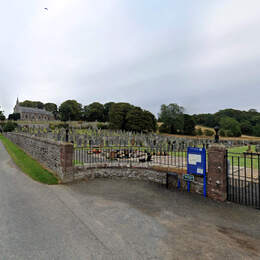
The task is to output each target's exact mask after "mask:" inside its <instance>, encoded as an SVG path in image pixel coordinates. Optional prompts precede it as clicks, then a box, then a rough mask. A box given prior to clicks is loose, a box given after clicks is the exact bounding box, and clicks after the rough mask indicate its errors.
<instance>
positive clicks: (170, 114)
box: [159, 104, 184, 134]
mask: <svg viewBox="0 0 260 260" xmlns="http://www.w3.org/2000/svg"><path fill="white" fill-rule="evenodd" d="M183 112H184V108H183V107H181V106H179V105H177V104H169V105H168V106H167V105H165V104H163V105H161V111H160V113H159V121H160V122H163V126H162V128H165V129H168V131H169V132H170V133H171V134H175V133H180V132H182V131H183V127H184V118H183Z"/></svg>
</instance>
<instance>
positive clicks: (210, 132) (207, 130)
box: [204, 129, 214, 136]
mask: <svg viewBox="0 0 260 260" xmlns="http://www.w3.org/2000/svg"><path fill="white" fill-rule="evenodd" d="M204 135H206V136H213V135H214V131H212V130H209V129H206V130H204Z"/></svg>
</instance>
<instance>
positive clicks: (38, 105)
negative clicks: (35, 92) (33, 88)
mask: <svg viewBox="0 0 260 260" xmlns="http://www.w3.org/2000/svg"><path fill="white" fill-rule="evenodd" d="M19 105H20V106H22V107H33V108H39V109H43V108H44V104H43V103H42V102H41V101H31V100H25V101H24V102H20V103H19Z"/></svg>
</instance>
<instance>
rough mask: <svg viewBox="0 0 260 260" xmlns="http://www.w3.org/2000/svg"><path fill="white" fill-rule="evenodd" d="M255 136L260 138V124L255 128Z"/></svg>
mask: <svg viewBox="0 0 260 260" xmlns="http://www.w3.org/2000/svg"><path fill="white" fill-rule="evenodd" d="M253 135H254V136H258V137H259V136H260V124H257V125H256V126H254V127H253Z"/></svg>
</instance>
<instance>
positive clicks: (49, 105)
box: [44, 103, 58, 120]
mask: <svg viewBox="0 0 260 260" xmlns="http://www.w3.org/2000/svg"><path fill="white" fill-rule="evenodd" d="M44 108H45V110H46V111H49V112H51V113H52V114H53V115H54V118H55V119H56V120H57V119H58V107H57V105H56V104H54V103H46V104H45V105H44Z"/></svg>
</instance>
